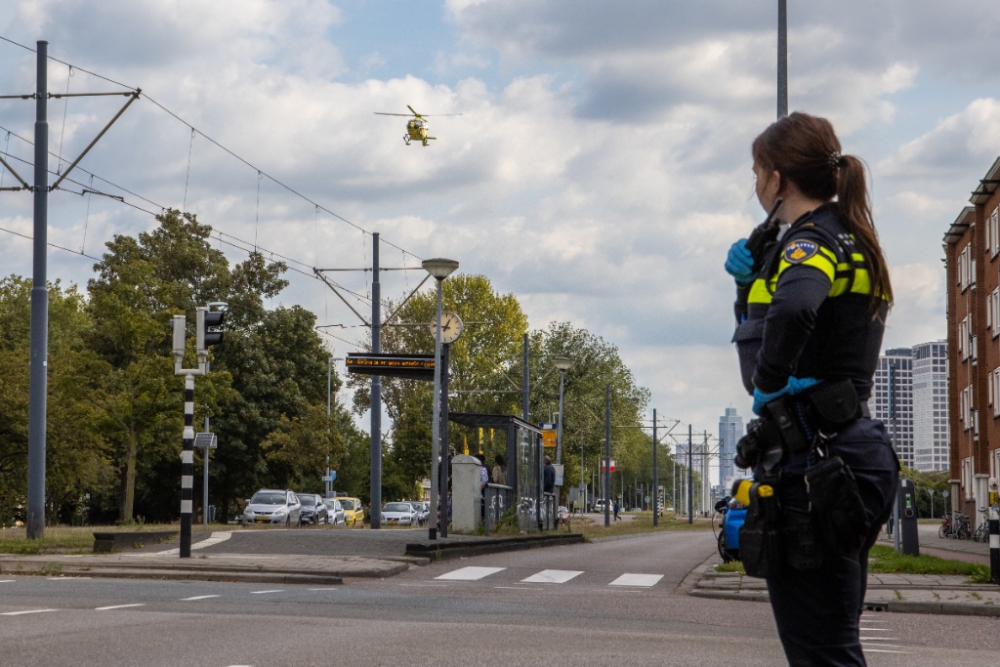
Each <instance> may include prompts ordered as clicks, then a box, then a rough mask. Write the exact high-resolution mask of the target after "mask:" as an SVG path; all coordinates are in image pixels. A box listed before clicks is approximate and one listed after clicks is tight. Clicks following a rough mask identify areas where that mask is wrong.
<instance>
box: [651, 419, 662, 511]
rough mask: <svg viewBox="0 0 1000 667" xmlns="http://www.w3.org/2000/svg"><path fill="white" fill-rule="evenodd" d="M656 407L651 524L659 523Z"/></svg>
mask: <svg viewBox="0 0 1000 667" xmlns="http://www.w3.org/2000/svg"><path fill="white" fill-rule="evenodd" d="M656 435H657V433H656V408H653V490H652V491H651V496H650V497H651V498H652V499H653V526H654V527H656V526H658V525H660V477H659V472H658V469H657V467H656Z"/></svg>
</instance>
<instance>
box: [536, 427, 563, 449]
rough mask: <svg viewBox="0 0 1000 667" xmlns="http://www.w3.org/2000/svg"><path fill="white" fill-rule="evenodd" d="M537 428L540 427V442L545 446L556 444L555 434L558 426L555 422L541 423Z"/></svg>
mask: <svg viewBox="0 0 1000 667" xmlns="http://www.w3.org/2000/svg"><path fill="white" fill-rule="evenodd" d="M538 428H540V429H542V444H543V445H544V446H546V447H555V446H556V434H557V430H556V429H557V428H558V426H557V425H556V424H546V423H544V422H543V423H541V424H539V425H538Z"/></svg>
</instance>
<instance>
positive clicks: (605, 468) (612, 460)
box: [601, 459, 615, 472]
mask: <svg viewBox="0 0 1000 667" xmlns="http://www.w3.org/2000/svg"><path fill="white" fill-rule="evenodd" d="M604 463H605V461H604V459H601V472H604V471H605V470H607V466H605V465H604ZM611 472H615V460H614V459H611Z"/></svg>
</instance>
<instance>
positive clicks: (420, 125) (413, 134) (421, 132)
mask: <svg viewBox="0 0 1000 667" xmlns="http://www.w3.org/2000/svg"><path fill="white" fill-rule="evenodd" d="M406 108H407V109H409V110H410V111H411V112H413V118H410V121H409V122H408V123H407V124H406V134H404V135H403V143H405V144H406V145H407V146H409V145H410V142H411V141H419V142H421V143H423V145H424V146H427V145H429V144H428V143H427V142H428V141H431V140H434V141H437V137H428V136H427V125H428V123H427V121H426V120H424V118H425V117H426V118H430V116H424V115H423V114H419V113H417V112H416V110H415V109H414V108H413V107H411V106H410V105H409V104H407V105H406ZM375 115H376V116H403V117H404V118H406V117H409V116H410V114H406V113H383V112H381V111H376V112H375ZM434 115H435V116H461V115H462V114H460V113H439V114H434Z"/></svg>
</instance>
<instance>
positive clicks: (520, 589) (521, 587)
mask: <svg viewBox="0 0 1000 667" xmlns="http://www.w3.org/2000/svg"><path fill="white" fill-rule="evenodd" d="M493 588H503V589H506V590H508V591H544V590H545V589H544V588H528V587H527V586H494V587H493Z"/></svg>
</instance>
